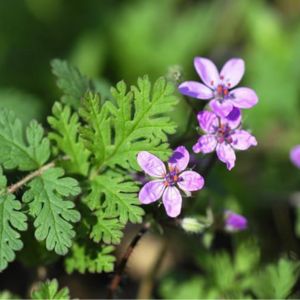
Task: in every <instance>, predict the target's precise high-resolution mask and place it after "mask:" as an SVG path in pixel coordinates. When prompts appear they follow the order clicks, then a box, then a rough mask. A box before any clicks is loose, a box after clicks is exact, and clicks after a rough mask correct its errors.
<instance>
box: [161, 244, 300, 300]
mask: <svg viewBox="0 0 300 300" xmlns="http://www.w3.org/2000/svg"><path fill="white" fill-rule="evenodd" d="M259 259H260V251H259V248H258V246H257V244H256V243H255V242H253V241H246V242H244V243H241V244H240V245H239V246H238V248H237V250H236V252H235V254H234V256H233V257H231V256H230V255H229V254H228V253H226V252H225V251H221V252H218V253H216V254H210V253H207V252H205V253H204V254H203V253H202V254H201V255H200V256H199V264H200V266H201V269H202V271H204V274H203V275H202V276H199V275H194V276H192V277H191V276H188V278H187V277H186V276H184V277H182V276H181V277H178V276H176V273H175V272H173V273H172V275H169V276H167V277H166V278H165V280H163V282H162V284H161V286H160V293H161V295H162V296H163V297H164V298H167V299H170V298H174V299H176V298H181V299H183V298H191V299H192V298H198V299H199V298H200V299H219V298H222V299H252V298H253V297H252V296H251V295H255V299H286V298H287V297H288V296H290V295H291V293H292V289H293V287H294V285H295V283H296V282H297V280H298V278H299V270H300V268H299V267H300V262H299V261H292V260H288V259H286V258H281V259H280V260H279V261H278V262H277V263H273V264H269V265H268V266H267V267H265V268H261V267H260V264H259V262H260V261H259ZM174 274H175V275H174Z"/></svg>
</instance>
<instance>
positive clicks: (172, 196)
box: [163, 186, 182, 218]
mask: <svg viewBox="0 0 300 300" xmlns="http://www.w3.org/2000/svg"><path fill="white" fill-rule="evenodd" d="M163 204H164V207H165V209H166V212H167V215H168V216H169V217H171V218H176V217H177V216H178V215H179V214H180V212H181V205H182V197H181V194H180V192H179V190H178V189H177V188H176V187H174V186H169V187H167V188H166V189H165V192H164V194H163Z"/></svg>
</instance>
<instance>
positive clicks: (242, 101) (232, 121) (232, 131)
mask: <svg viewBox="0 0 300 300" xmlns="http://www.w3.org/2000/svg"><path fill="white" fill-rule="evenodd" d="M194 66H195V69H196V71H197V73H198V74H199V76H200V78H201V79H202V81H203V83H204V84H202V83H200V82H195V81H185V82H183V83H182V84H180V85H179V87H178V89H179V92H180V93H182V94H183V95H187V96H190V97H194V98H197V99H203V100H209V107H210V109H211V111H202V112H200V113H199V114H198V122H199V126H200V128H201V129H202V131H203V132H204V135H202V136H201V137H200V138H199V139H198V142H197V143H196V144H195V145H194V147H193V150H194V152H195V153H199V152H202V153H204V154H206V153H210V152H213V151H216V153H217V156H218V158H219V160H220V161H222V162H224V163H225V164H226V166H227V169H228V170H231V169H232V168H233V167H234V165H235V160H236V156H235V150H246V149H248V148H249V147H251V146H256V145H257V141H256V139H255V137H254V136H252V135H251V134H250V133H249V132H247V131H245V130H243V129H241V124H242V115H241V109H246V108H251V107H253V106H254V105H255V104H257V102H258V97H257V95H256V93H255V92H254V91H253V90H252V89H249V88H247V87H240V88H234V87H235V86H236V85H237V84H238V83H239V82H240V80H241V79H242V77H243V75H244V72H245V64H244V61H243V60H242V59H240V58H233V59H230V60H228V61H227V62H226V63H225V65H224V66H223V68H222V69H221V72H220V73H219V72H218V69H217V67H216V66H215V64H214V63H213V62H212V61H211V60H209V59H207V58H202V57H196V58H195V60H194ZM233 88H234V89H233Z"/></svg>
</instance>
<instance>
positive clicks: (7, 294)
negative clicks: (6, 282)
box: [0, 290, 21, 300]
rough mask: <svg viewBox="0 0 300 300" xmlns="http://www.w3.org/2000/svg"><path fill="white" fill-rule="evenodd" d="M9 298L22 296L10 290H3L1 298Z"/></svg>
mask: <svg viewBox="0 0 300 300" xmlns="http://www.w3.org/2000/svg"><path fill="white" fill-rule="evenodd" d="M7 299H21V297H19V296H17V295H14V294H13V293H11V292H9V291H5V290H4V291H2V292H0V300H7Z"/></svg>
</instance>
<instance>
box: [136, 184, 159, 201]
mask: <svg viewBox="0 0 300 300" xmlns="http://www.w3.org/2000/svg"><path fill="white" fill-rule="evenodd" d="M164 189H165V185H164V182H163V180H152V181H149V182H148V183H146V184H145V185H144V186H143V187H142V189H141V190H140V193H139V200H140V201H141V203H143V204H149V203H152V202H154V201H156V200H158V199H159V198H160V197H161V195H162V193H163V191H164Z"/></svg>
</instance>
